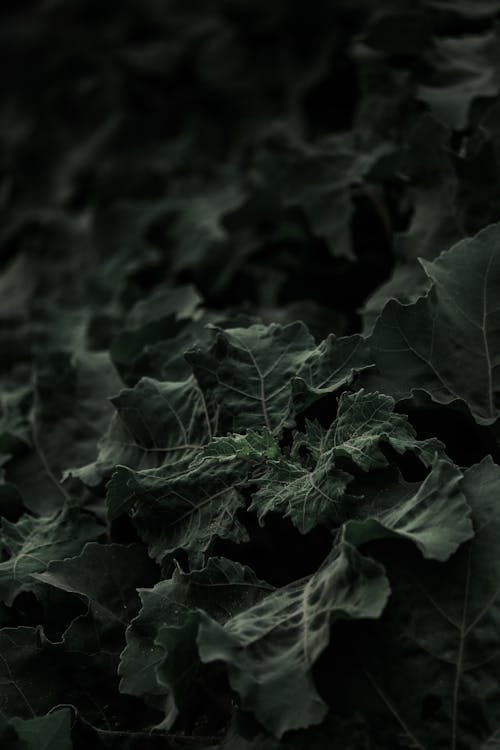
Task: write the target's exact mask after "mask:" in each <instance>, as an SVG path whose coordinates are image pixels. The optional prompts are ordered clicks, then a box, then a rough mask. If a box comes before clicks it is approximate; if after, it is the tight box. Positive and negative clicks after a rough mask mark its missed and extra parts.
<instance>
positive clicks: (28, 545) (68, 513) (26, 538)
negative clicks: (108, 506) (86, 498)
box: [0, 508, 104, 605]
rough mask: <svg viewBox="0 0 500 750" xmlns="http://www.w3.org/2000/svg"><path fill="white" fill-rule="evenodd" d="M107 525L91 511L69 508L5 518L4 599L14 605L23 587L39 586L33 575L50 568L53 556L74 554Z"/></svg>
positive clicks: (0, 574) (0, 590)
mask: <svg viewBox="0 0 500 750" xmlns="http://www.w3.org/2000/svg"><path fill="white" fill-rule="evenodd" d="M103 531H104V529H103V527H102V526H99V525H98V524H97V523H96V521H95V520H94V519H93V518H92V516H90V515H86V514H84V513H81V512H80V511H78V510H77V509H76V508H68V509H65V510H63V511H61V512H59V513H55V514H54V515H52V516H40V517H38V518H37V517H34V516H28V515H23V516H22V517H21V518H20V519H19V520H18V521H17V522H16V523H11V522H10V521H6V520H5V519H4V520H3V522H2V536H1V545H2V549H3V553H4V555H5V556H6V559H4V560H3V561H2V562H0V599H1V600H2V601H4V602H5V603H6V604H8V605H11V604H12V602H13V600H14V599H15V597H16V596H17V595H18V594H19V593H20V592H21V591H31V590H33V589H34V588H35V587H36V583H35V580H34V579H33V577H32V575H33V574H34V573H41V572H43V571H45V570H46V568H47V566H48V565H49V563H50V562H51V561H52V560H58V559H62V558H64V557H70V556H72V555H74V554H77V553H78V552H80V550H81V548H82V547H83V545H84V544H85V542H88V541H90V540H92V539H96V538H97V537H98V536H100V535H101V534H102V533H103Z"/></svg>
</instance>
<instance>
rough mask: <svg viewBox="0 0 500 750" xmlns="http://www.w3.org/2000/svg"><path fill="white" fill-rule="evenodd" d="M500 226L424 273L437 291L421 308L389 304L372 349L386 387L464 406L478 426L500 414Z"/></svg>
mask: <svg viewBox="0 0 500 750" xmlns="http://www.w3.org/2000/svg"><path fill="white" fill-rule="evenodd" d="M499 240H500V225H498V224H494V225H492V226H490V227H487V228H486V229H484V230H482V231H481V232H479V234H477V235H476V236H475V237H473V238H470V239H466V240H462V241H461V242H459V243H458V244H457V245H454V246H453V247H452V248H451V249H450V250H448V251H447V252H445V253H443V254H442V255H441V256H440V257H439V258H438V259H437V260H435V261H434V262H433V263H428V262H425V263H424V264H423V265H424V268H425V271H426V273H427V274H428V276H429V278H430V279H431V280H432V282H433V286H432V288H431V290H430V291H429V293H428V294H427V295H426V296H424V297H421V298H420V299H419V300H417V302H415V303H413V304H411V305H408V306H404V305H401V304H400V303H399V302H395V301H392V302H389V303H388V304H387V306H386V307H385V309H384V311H383V313H382V315H381V317H380V319H379V320H378V322H377V324H376V326H375V329H374V331H373V334H372V336H371V339H370V343H371V346H372V349H373V353H374V356H375V359H376V362H377V365H378V368H379V370H380V371H381V373H382V375H383V377H384V378H385V379H386V381H387V384H388V387H389V388H392V389H393V390H394V391H395V392H396V393H397V394H398V395H400V396H401V395H405V394H408V393H410V392H411V391H412V390H413V389H417V388H420V389H424V390H426V391H427V392H428V393H429V394H430V395H431V396H432V398H433V399H434V400H435V401H438V402H439V403H444V404H448V403H450V402H452V401H453V400H454V399H463V400H464V401H465V402H466V403H467V405H468V406H469V408H470V410H471V412H472V414H473V415H474V417H475V419H476V420H477V421H478V422H479V423H480V424H491V423H492V422H494V421H495V419H496V418H497V417H498V415H499V414H500V410H499V404H500V399H499V395H498V392H499V390H500V381H499V379H498V372H499V371H498V359H499V356H500V350H499V348H498V344H497V340H498V338H499V332H500V316H499V312H498V306H497V302H496V300H497V296H498V289H499V288H500V252H499V247H500V245H499Z"/></svg>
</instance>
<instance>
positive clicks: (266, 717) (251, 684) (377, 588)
mask: <svg viewBox="0 0 500 750" xmlns="http://www.w3.org/2000/svg"><path fill="white" fill-rule="evenodd" d="M388 596H389V585H388V582H387V579H386V577H385V575H384V571H383V568H382V567H381V566H380V565H378V564H377V563H375V562H373V561H371V560H369V559H367V558H365V557H363V556H362V555H360V554H359V553H358V552H356V550H355V549H354V548H353V547H351V546H350V545H347V544H345V545H343V546H342V547H341V548H340V549H339V550H338V551H337V552H336V553H334V554H333V555H332V557H331V559H329V560H328V561H327V562H326V563H325V565H324V566H323V567H322V568H321V569H320V570H319V571H318V572H317V573H315V574H314V575H313V576H311V577H310V578H308V579H306V580H302V581H298V582H296V583H292V584H290V585H289V586H287V587H285V588H283V589H279V590H278V591H276V592H275V593H272V594H270V595H269V596H267V597H265V598H264V599H263V600H262V601H261V602H260V603H258V604H256V605H254V606H253V607H251V608H250V609H248V610H246V611H243V612H242V613H240V614H237V615H236V616H235V617H232V618H231V619H230V620H228V622H226V623H225V625H223V626H222V625H220V624H219V623H216V622H214V621H213V620H212V619H211V618H209V617H208V616H207V615H206V614H205V615H204V616H203V620H202V624H201V627H200V630H199V635H198V645H199V650H200V656H201V659H202V661H204V662H211V661H216V660H222V661H224V662H226V664H227V668H228V675H229V680H230V682H231V685H232V687H233V688H234V690H236V692H237V693H238V695H239V696H240V699H241V703H242V705H243V707H245V708H246V709H250V710H252V712H253V713H254V714H255V716H256V717H257V718H258V719H259V721H260V722H261V723H262V724H263V725H264V726H265V727H266V728H267V729H269V730H271V731H272V732H273V733H274V734H276V735H277V736H281V735H282V734H284V732H286V731H289V730H291V729H299V728H301V727H307V726H309V725H311V724H317V723H319V722H320V721H321V719H322V718H323V717H324V716H325V714H326V711H327V707H326V705H325V704H324V702H323V701H322V699H321V697H320V696H319V695H318V693H317V691H316V689H315V687H314V682H313V679H312V675H311V668H312V666H313V664H314V662H315V661H316V660H317V659H318V657H319V656H320V654H321V653H322V651H323V650H324V649H325V648H326V647H327V645H328V643H329V640H330V625H331V624H332V623H333V622H335V620H337V619H339V618H354V619H356V618H370V617H379V615H380V614H381V612H382V611H383V609H384V607H385V604H386V602H387V598H388Z"/></svg>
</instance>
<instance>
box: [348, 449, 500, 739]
mask: <svg viewBox="0 0 500 750" xmlns="http://www.w3.org/2000/svg"><path fill="white" fill-rule="evenodd" d="M499 477H500V470H499V469H498V467H497V466H496V465H495V464H494V463H493V462H492V461H491V458H489V457H487V458H485V459H483V461H482V462H481V463H479V464H476V465H474V466H472V467H471V468H470V469H467V470H466V471H465V475H464V480H463V484H462V489H463V492H464V494H465V496H466V498H467V501H468V503H469V505H470V507H471V509H472V519H473V524H474V531H475V536H474V538H473V539H471V540H470V541H469V542H467V543H466V544H464V545H463V546H462V547H461V548H460V549H459V550H458V552H456V553H455V555H453V557H452V558H451V559H450V561H449V563H448V564H447V565H446V566H445V567H443V566H441V565H440V564H438V563H435V562H421V563H420V564H418V563H417V562H416V560H415V559H413V558H412V557H406V556H405V555H404V554H402V553H401V550H400V551H399V552H398V553H397V554H396V553H394V554H392V555H390V554H388V555H387V558H386V561H385V564H386V568H387V573H388V575H389V578H390V580H391V585H392V587H393V594H392V597H391V603H392V604H391V608H392V609H391V608H390V618H389V619H388V621H387V623H386V625H385V628H382V629H381V628H380V627H379V628H377V629H376V630H375V631H374V632H373V633H372V634H371V635H369V634H368V633H367V634H365V638H364V640H363V637H362V636H361V634H359V636H360V640H359V645H358V656H359V658H360V659H361V664H362V667H361V668H359V669H358V670H357V671H352V673H351V674H352V677H353V679H352V684H350V683H351V679H350V678H345V677H343V679H344V680H345V686H346V689H347V690H351V689H354V690H355V692H356V695H358V696H361V695H364V694H365V692H366V697H365V698H363V700H366V702H367V705H370V704H371V708H370V709H369V711H368V713H367V714H366V715H367V716H368V715H369V714H370V713H371V714H372V716H371V719H370V721H372V722H373V724H374V725H379V726H380V727H382V726H384V725H385V730H384V731H385V732H386V735H385V736H387V737H390V736H391V735H392V736H394V734H396V733H398V734H399V735H400V736H401V737H403V738H404V741H406V743H407V744H409V745H410V746H411V743H412V742H413V744H414V745H415V746H417V747H422V748H426V749H427V750H429V748H431V747H433V748H434V747H439V748H440V747H443V748H454V749H455V750H458V749H460V750H461V749H462V748H464V749H465V748H467V747H474V748H476V747H477V748H480V747H481V748H482V747H494V745H495V738H496V737H497V734H498V722H499V713H498V705H499V703H498V681H497V678H496V675H497V672H498V649H497V644H498V637H499V636H498V633H499V627H500V625H499V617H498V597H499V590H498V575H497V563H496V555H495V549H496V545H497V543H498V532H499V524H498V507H497V495H498V480H499ZM479 582H481V583H480V584H479ZM388 614H389V613H388ZM375 643H378V647H377V648H374V644H375ZM369 644H370V645H369ZM390 654H391V657H390V658H391V660H394V661H392V664H393V665H394V666H396V665H398V666H397V668H392V667H391V666H390V665H389V664H388V663H387V661H385V660H387V659H388V658H389V655H390ZM408 681H411V685H412V691H411V695H410V694H408V691H406V690H405V689H404V686H405V685H407V684H408ZM370 691H371V698H370V697H369V695H370ZM374 698H375V699H376V700H375V701H374V700H373V699H374ZM426 704H427V705H430V704H432V705H433V706H434V708H433V710H432V713H431V714H430V715H429V718H428V720H427V721H426V722H422V721H421V711H422V707H423V706H424V705H426ZM391 726H392V729H391Z"/></svg>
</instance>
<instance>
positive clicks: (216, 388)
mask: <svg viewBox="0 0 500 750" xmlns="http://www.w3.org/2000/svg"><path fill="white" fill-rule="evenodd" d="M314 348H315V345H314V340H313V338H312V336H311V335H310V334H309V333H308V331H307V329H306V327H305V326H304V325H303V324H302V323H290V324H289V325H286V326H280V325H277V324H271V325H269V326H264V325H261V324H255V325H252V326H249V327H248V328H229V329H227V330H224V331H222V330H217V332H216V333H215V338H214V341H213V343H212V345H211V346H210V348H208V349H201V348H200V349H194V350H192V351H191V352H188V353H187V354H186V358H187V360H188V362H190V364H191V366H192V367H193V370H194V373H195V376H196V379H197V380H198V383H199V384H200V387H201V390H202V391H203V393H204V394H205V396H207V397H208V398H207V400H208V401H209V402H210V403H213V402H214V403H215V404H216V407H215V410H216V411H215V413H216V419H217V425H218V428H217V430H216V431H215V430H214V432H219V433H221V434H224V433H226V432H242V431H243V430H245V429H248V428H259V427H261V426H265V427H266V428H267V429H268V430H270V431H271V432H277V431H279V430H280V429H281V428H282V427H284V426H285V425H287V424H289V422H290V411H291V400H292V386H291V382H292V379H293V378H294V377H295V376H296V375H297V374H298V372H299V370H300V368H301V367H302V365H303V363H304V361H305V359H306V357H307V354H308V353H309V351H310V350H311V349H314Z"/></svg>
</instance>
